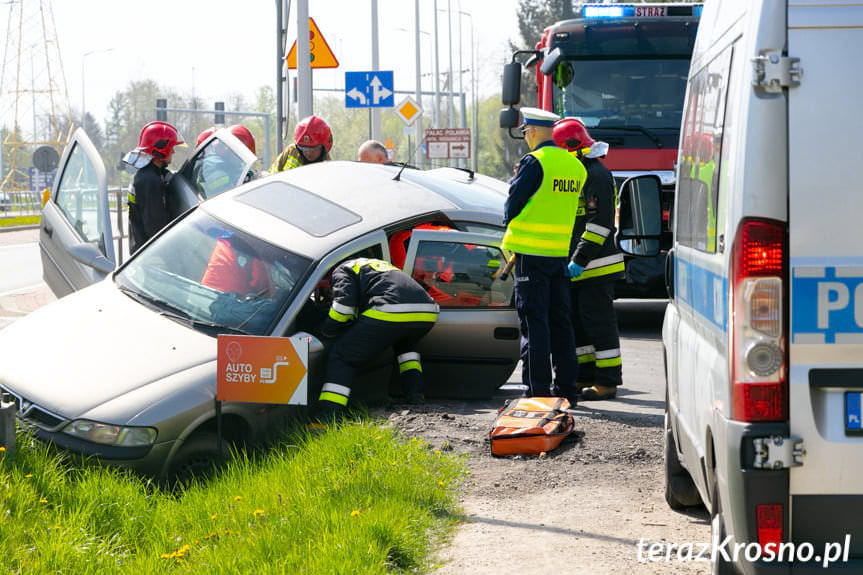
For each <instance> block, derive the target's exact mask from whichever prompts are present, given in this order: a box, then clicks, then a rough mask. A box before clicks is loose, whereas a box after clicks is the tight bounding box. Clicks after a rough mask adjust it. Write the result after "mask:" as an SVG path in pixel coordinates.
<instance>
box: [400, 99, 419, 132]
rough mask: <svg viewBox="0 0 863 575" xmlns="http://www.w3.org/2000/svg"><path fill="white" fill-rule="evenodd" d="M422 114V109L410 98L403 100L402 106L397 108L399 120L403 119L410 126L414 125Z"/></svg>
mask: <svg viewBox="0 0 863 575" xmlns="http://www.w3.org/2000/svg"><path fill="white" fill-rule="evenodd" d="M422 113H423V110H422V108H420V107H419V105H417V103H416V102H415V101H414V99H413V98H411V97H410V96H406V97H405V99H404V100H402V102H401V104H399V105H398V106H396V114H398V115H399V118H401V119H402V121H403V122H404V123H405V124H407V125H408V126H410V125H411V124H413V123H414V121H415V120H416V119H417V118H419V117H420V115H421V114H422Z"/></svg>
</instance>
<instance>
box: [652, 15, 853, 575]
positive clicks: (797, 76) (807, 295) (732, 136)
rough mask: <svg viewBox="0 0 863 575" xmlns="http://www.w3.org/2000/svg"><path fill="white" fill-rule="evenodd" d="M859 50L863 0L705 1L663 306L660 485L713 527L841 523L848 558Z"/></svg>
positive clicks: (726, 568) (722, 532)
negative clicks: (702, 512) (663, 478)
mask: <svg viewBox="0 0 863 575" xmlns="http://www.w3.org/2000/svg"><path fill="white" fill-rule="evenodd" d="M861 60H863V2H859V1H858V2H851V1H844V0H824V1H820V0H715V1H712V2H707V3H705V7H704V12H703V14H702V18H701V23H700V28H699V31H698V37H697V40H696V47H695V51H694V54H693V58H692V68H691V70H690V77H689V85H688V89H687V99H686V107H685V108H684V125H683V131H682V133H681V152H680V157H679V162H678V177H677V181H678V184H677V190H676V200H675V201H676V205H675V213H674V226H675V238H674V249H673V254H672V257H673V260H672V263H670V264H669V268H668V270H669V274H668V275H669V283H670V287H673V294H672V297H671V300H670V303H669V306H668V308H667V311H666V315H665V322H664V325H663V342H664V347H665V360H666V366H667V382H668V387H667V396H668V398H667V417H666V421H667V424H666V436H667V440H668V442H669V445H670V448H669V449H667V450H666V457H667V459H668V461H667V472H668V477H667V479H668V481H669V482H670V483H672V484H673V483H674V482H675V481H677V483H676V484H673V485H671V487H670V490H671V492H670V493H669V492H668V490H667V499H669V503H670V504H671V505H672V506H673V507H682V506H685V505H691V504H693V503H695V500H697V497H696V498H695V500H693V495H694V494H695V489H697V494H698V495H700V498H701V500H703V501H704V502H705V504H706V505H707V507H708V509H711V516H712V518H713V522H712V524H713V533H714V537H717V536H719V537H720V540H721V539H722V538H724V537H725V536H726V535H728V536H731V538H732V540H733V542H740V543H749V542H757V541H759V539H761V540H762V543H764V542H765V541H770V540H775V539H779V540H781V541H784V542H794V543H796V544H798V545H799V544H800V543H804V542H810V543H812V544H813V546H814V549H815V551H816V554H815V555H816V556H818V561H820V560H821V559H822V557H821V556H820V555H821V553H820V552H821V550H822V549H823V545H824V544H825V543H829V542H838V543H840V544H843V546H844V547H843V555H844V559H847V561H844V562H840V563H835V564H834V567H841V568H843V569H848V571H842V572H848V573H851V572H853V573H863V435H860V432H861V426H860V418H861V414H860V392H863V231H861V230H863V226H861V223H860V221H861V219H863V189H861V184H860V180H859V179H858V177H859V176H858V174H859V170H860V167H861V163H863V154H861V144H860V142H861V138H863V110H861V108H863V105H861V96H863V66H861ZM748 226H753V227H752V228H750V227H748ZM759 226H761V227H759ZM756 228H757V229H756ZM759 229H760V230H761V231H759ZM752 230H754V231H752ZM765 230H766V231H765ZM750 232H751V233H750ZM747 234H750V235H748V236H747V237H748V238H750V240H751V242H750V243H746V242H747V241H749V240H745V239H744V236H745V235H747ZM752 238H754V239H752ZM759 238H762V239H761V240H759ZM765 238H766V239H765ZM771 238H773V239H771ZM774 240H775V241H774ZM759 242H761V243H759ZM744 247H745V248H746V249H747V250H748V251H746V252H745V253H743V252H741V251H740V250H744ZM735 250H738V252H736V251H735ZM735 258H737V259H735ZM741 258H742V259H741ZM771 266H772V267H771ZM771 269H772V270H773V271H772V272H771V271H770V270H771ZM742 270H749V271H750V272H751V273H754V274H755V276H753V277H749V279H748V280H745V279H744V278H743V276H744V275H745V274H744V272H743V271H742ZM752 270H754V271H752ZM759 270H761V271H760V272H759ZM765 270H766V271H765ZM746 414H748V415H746ZM771 438H781V439H776V440H774V439H771ZM681 465H682V469H683V470H681V469H680V466H681ZM685 474H688V475H689V477H691V480H692V482H694V489H693V490H692V492H691V493H686V488H685V485H682V484H681V482H680V479H681V476H683V475H685ZM686 480H687V481H688V478H686ZM690 486H692V484H691V483H690ZM675 490H676V493H675ZM846 535H850V540H849V541H847V542H846ZM732 545H733V543H732ZM816 571H817V572H819V573H823V572H824V571H823V569H822V564H821V563H819V562H817V561H816V559H815V557H814V556H813V557H812V558H811V561H809V562H803V561H797V562H795V563H793V564H792V563H790V562H768V561H763V560H762V561H754V562H753V561H746V560H745V559H744V558H742V557H740V558H739V560H738V561H737V562H734V561H733V560H732V561H731V562H730V563H727V562H725V561H723V560H722V558H721V557H720V560H719V561H718V562H717V563H715V564H714V572H715V573H734V572H741V573H788V574H791V573H793V574H798V573H810V572H813V573H814V572H816Z"/></svg>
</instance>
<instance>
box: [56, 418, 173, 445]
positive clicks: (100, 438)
mask: <svg viewBox="0 0 863 575" xmlns="http://www.w3.org/2000/svg"><path fill="white" fill-rule="evenodd" d="M63 433H68V434H69V435H71V436H73V437H78V438H81V439H86V440H87V441H92V442H93V443H101V444H102V445H117V446H123V447H139V446H142V445H153V443H155V442H156V436H157V435H158V433H157V432H156V430H155V429H153V428H152V427H125V426H122V425H110V424H108V423H98V422H95V421H87V420H86V419H76V420H75V421H73V422H72V423H70V424H69V425H67V426H66V427H64V428H63Z"/></svg>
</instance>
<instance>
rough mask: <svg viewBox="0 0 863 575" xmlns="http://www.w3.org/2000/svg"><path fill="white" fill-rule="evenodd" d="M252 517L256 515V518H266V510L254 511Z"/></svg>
mask: <svg viewBox="0 0 863 575" xmlns="http://www.w3.org/2000/svg"><path fill="white" fill-rule="evenodd" d="M252 515H254V516H255V517H263V516H264V510H263V509H255V510H254V511H252Z"/></svg>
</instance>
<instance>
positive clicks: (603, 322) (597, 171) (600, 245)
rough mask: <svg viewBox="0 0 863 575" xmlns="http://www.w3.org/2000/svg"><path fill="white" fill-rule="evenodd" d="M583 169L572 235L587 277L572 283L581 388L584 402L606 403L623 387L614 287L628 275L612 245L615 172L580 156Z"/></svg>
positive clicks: (576, 256) (577, 259)
mask: <svg viewBox="0 0 863 575" xmlns="http://www.w3.org/2000/svg"><path fill="white" fill-rule="evenodd" d="M589 155H590V154H589V153H588V154H587V156H589ZM582 163H583V164H584V167H585V168H586V169H587V181H586V182H585V184H584V190H583V191H582V193H581V200H580V201H579V208H578V211H579V217H578V218H577V219H576V222H575V228H574V230H573V235H572V243H573V256H572V260H573V261H574V262H575V263H577V264H578V265H580V266H582V267H583V268H584V271H583V272H582V273H581V274H580V275H579V276H578V277H575V278H572V290H571V294H572V324H573V328H574V329H575V339H576V341H577V342H578V344H577V347H576V355H578V366H579V372H578V386H579V388H580V389H582V396H581V397H582V399H586V400H590V399H607V398H611V397H614V395H615V393H616V391H615V390H616V389H617V386H619V385H620V384H621V358H620V337H619V335H618V331H617V315H616V314H615V312H614V282H615V281H617V280H618V279H620V278H622V277H623V275H624V266H623V255H622V254H621V253H620V252H619V251H618V249H617V247H615V245H614V233H615V227H614V212H615V206H616V204H617V201H616V200H617V190H616V188H615V186H614V178H613V177H612V175H611V172H609V171H608V169H607V168H606V167H605V166H604V165H603V164H602V162H600V161H599V160H598V159H597V158H591V157H586V156H582ZM609 388H610V389H609Z"/></svg>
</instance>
